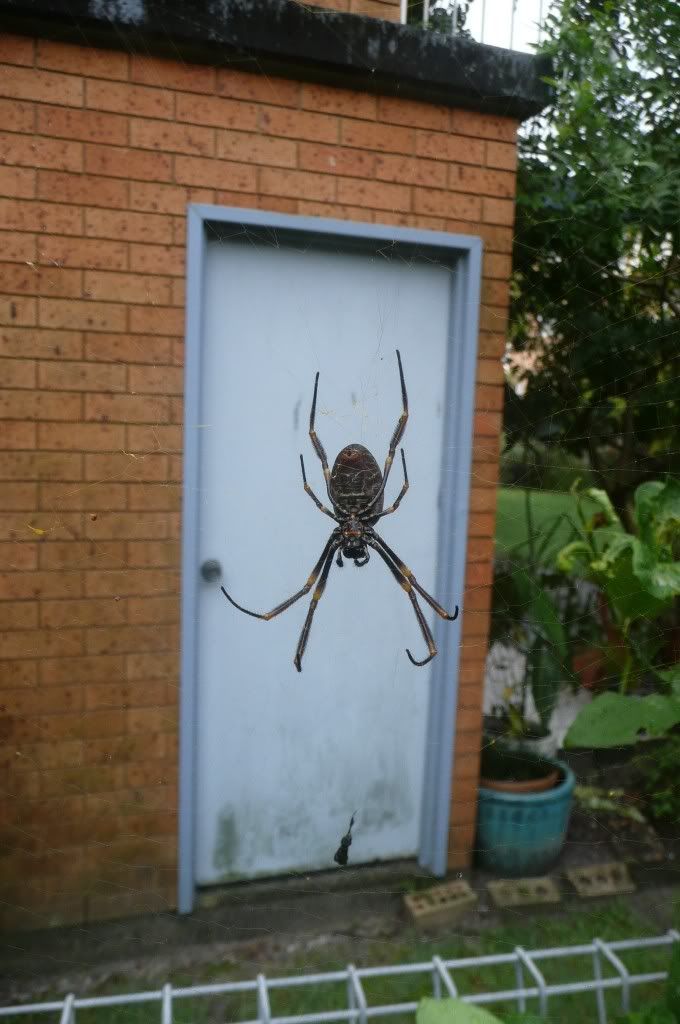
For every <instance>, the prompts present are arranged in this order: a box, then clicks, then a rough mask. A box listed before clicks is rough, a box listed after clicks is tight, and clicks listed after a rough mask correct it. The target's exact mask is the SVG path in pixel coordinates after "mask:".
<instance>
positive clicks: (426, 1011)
mask: <svg viewBox="0 0 680 1024" xmlns="http://www.w3.org/2000/svg"><path fill="white" fill-rule="evenodd" d="M416 1024H501V1022H500V1021H499V1019H498V1017H495V1016H494V1015H493V1014H492V1013H489V1011H488V1010H485V1009H483V1008H482V1007H481V1006H475V1005H474V1004H471V1003H464V1002H463V1001H462V999H421V1000H420V1003H419V1004H418V1010H417V1012H416Z"/></svg>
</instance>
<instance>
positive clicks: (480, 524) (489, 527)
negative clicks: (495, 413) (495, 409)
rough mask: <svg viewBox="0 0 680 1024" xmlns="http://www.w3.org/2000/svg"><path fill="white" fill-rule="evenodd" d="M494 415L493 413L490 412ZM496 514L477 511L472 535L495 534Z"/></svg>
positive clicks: (472, 521)
mask: <svg viewBox="0 0 680 1024" xmlns="http://www.w3.org/2000/svg"><path fill="white" fill-rule="evenodd" d="M488 415H489V416H490V415H492V414H491V413H489V414H488ZM495 518H496V514H495V511H494V512H491V513H484V512H476V513H475V515H474V516H471V518H470V525H469V532H470V536H471V537H489V536H493V531H494V524H495Z"/></svg>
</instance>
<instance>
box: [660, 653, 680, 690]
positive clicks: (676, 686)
mask: <svg viewBox="0 0 680 1024" xmlns="http://www.w3.org/2000/svg"><path fill="white" fill-rule="evenodd" d="M655 671H656V675H657V676H658V677H659V679H662V680H663V681H664V683H665V684H666V685H667V686H668V687H670V691H671V694H672V695H673V696H674V697H680V661H679V662H678V664H677V665H673V667H672V668H667V669H663V670H662V671H661V672H659V671H658V670H655Z"/></svg>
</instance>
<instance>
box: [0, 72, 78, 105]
mask: <svg viewBox="0 0 680 1024" xmlns="http://www.w3.org/2000/svg"><path fill="white" fill-rule="evenodd" d="M0 95H2V96H9V97H11V98H12V99H19V100H37V101H38V102H43V103H62V104H64V105H65V106H67V107H69V106H72V107H80V106H82V104H83V82H82V80H81V79H80V78H78V77H77V76H75V75H61V74H58V73H57V72H53V71H36V70H35V68H18V67H2V66H1V65H0Z"/></svg>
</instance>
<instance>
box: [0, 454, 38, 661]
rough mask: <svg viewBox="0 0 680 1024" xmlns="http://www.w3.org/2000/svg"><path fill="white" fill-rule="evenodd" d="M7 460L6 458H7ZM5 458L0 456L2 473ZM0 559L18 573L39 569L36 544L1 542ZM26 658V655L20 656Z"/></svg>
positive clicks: (9, 596)
mask: <svg viewBox="0 0 680 1024" xmlns="http://www.w3.org/2000/svg"><path fill="white" fill-rule="evenodd" d="M5 458H6V457H5ZM2 461H3V458H2V456H0V471H1V467H2ZM0 557H1V558H2V565H3V568H5V569H7V570H15V571H16V572H21V573H24V572H30V571H31V570H32V569H37V567H38V548H37V545H36V544H30V543H24V542H22V543H19V542H18V541H0ZM6 596H7V598H16V599H19V598H21V597H22V596H23V595H22V594H18V593H14V592H13V591H12V590H9V591H8V593H7V595H6ZM20 657H25V655H20Z"/></svg>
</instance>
